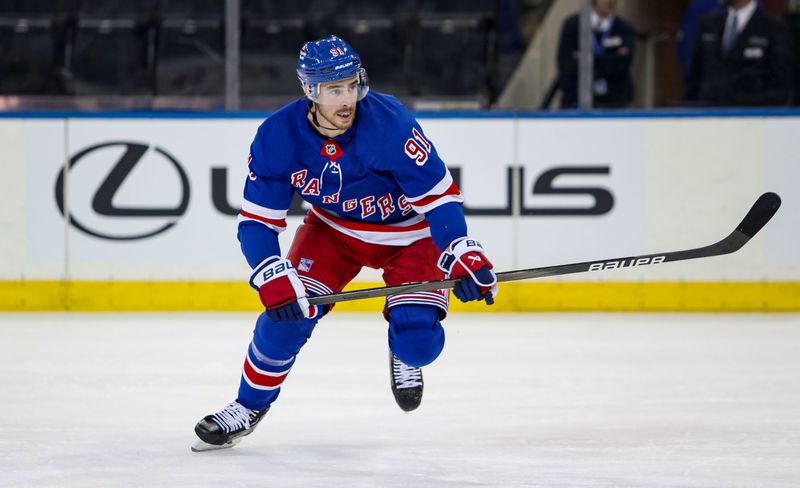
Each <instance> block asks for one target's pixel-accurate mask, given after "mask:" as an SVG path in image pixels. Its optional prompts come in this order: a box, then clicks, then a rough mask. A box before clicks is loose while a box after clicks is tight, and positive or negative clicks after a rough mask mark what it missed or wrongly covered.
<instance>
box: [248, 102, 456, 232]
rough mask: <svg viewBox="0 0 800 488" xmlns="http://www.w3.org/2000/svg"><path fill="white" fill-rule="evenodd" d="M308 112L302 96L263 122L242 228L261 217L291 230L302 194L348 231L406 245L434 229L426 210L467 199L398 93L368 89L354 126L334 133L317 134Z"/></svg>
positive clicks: (279, 228) (274, 227) (316, 209)
mask: <svg viewBox="0 0 800 488" xmlns="http://www.w3.org/2000/svg"><path fill="white" fill-rule="evenodd" d="M307 111H308V102H307V101H306V100H305V99H299V100H297V101H295V102H293V103H290V104H289V105H286V106H285V107H283V108H282V109H280V110H279V111H277V112H275V113H274V114H273V115H272V116H270V117H269V118H268V119H267V120H265V121H264V123H263V124H262V125H261V126H260V127H259V129H258V132H257V134H256V137H255V139H254V141H253V143H252V145H251V147H250V156H249V170H250V174H249V178H248V180H247V181H246V183H245V189H244V201H243V204H242V211H241V214H240V215H239V222H240V224H239V225H240V228H241V226H242V224H243V223H246V222H258V223H260V224H263V225H265V226H267V227H268V228H270V229H272V230H273V231H275V232H276V233H279V232H281V231H283V230H285V228H286V220H285V219H286V214H287V211H288V209H289V206H290V204H291V201H292V197H293V193H297V194H298V195H300V196H301V197H302V198H303V199H304V200H305V201H307V202H309V203H310V204H311V205H312V210H311V211H312V212H314V213H315V214H316V215H317V216H318V217H319V218H320V219H321V220H322V221H324V222H325V223H327V224H328V225H330V226H331V227H333V228H334V229H336V230H338V231H340V232H342V233H343V234H346V235H348V236H351V237H354V238H356V239H360V240H362V241H365V242H369V243H374V244H383V245H397V246H399V245H408V244H411V243H412V242H414V241H417V240H419V239H422V238H425V237H429V236H430V235H431V232H430V228H429V227H428V222H427V221H426V220H425V215H424V214H425V213H428V212H431V211H432V210H434V209H436V208H437V207H440V206H442V205H444V204H446V203H449V202H456V203H461V202H463V197H462V195H461V192H460V191H459V189H458V187H457V185H456V184H455V182H454V181H453V178H452V176H451V175H450V172H449V171H448V169H447V167H446V166H445V164H444V162H443V161H442V160H441V159H440V158H439V156H438V154H437V152H436V149H435V148H434V146H433V144H432V143H431V142H430V141H429V140H428V139H427V137H426V136H425V134H424V133H423V131H422V128H421V127H420V126H419V124H418V123H417V121H416V120H415V118H414V116H413V115H412V114H411V113H410V112H409V111H408V110H407V109H406V108H405V107H404V106H403V105H402V104H401V103H400V102H399V101H398V100H397V99H396V98H394V97H392V96H389V95H384V94H381V93H376V92H374V91H370V92H369V93H368V94H367V96H366V97H365V98H364V99H363V100H361V101H360V102H358V109H357V112H356V118H355V120H354V122H353V126H352V127H351V128H350V129H348V130H347V131H346V132H345V133H343V134H342V135H340V136H338V137H336V138H335V139H328V138H325V137H323V136H322V135H320V134H319V133H317V132H316V131H315V130H314V129H313V128H312V127H311V125H310V124H309V122H308V120H307V118H306V116H307ZM459 213H460V212H459ZM460 219H461V221H462V222H463V214H461V215H460Z"/></svg>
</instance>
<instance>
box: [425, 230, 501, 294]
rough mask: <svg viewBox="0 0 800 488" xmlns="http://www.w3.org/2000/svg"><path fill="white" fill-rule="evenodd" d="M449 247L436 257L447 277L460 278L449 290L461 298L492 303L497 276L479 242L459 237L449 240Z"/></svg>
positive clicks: (495, 292) (495, 290) (495, 291)
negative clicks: (451, 289) (450, 241)
mask: <svg viewBox="0 0 800 488" xmlns="http://www.w3.org/2000/svg"><path fill="white" fill-rule="evenodd" d="M449 249H450V250H449V251H445V252H443V253H442V255H441V256H440V257H439V269H441V270H442V271H444V272H445V273H447V276H448V278H461V280H460V281H459V282H458V284H456V286H455V288H453V294H454V295H455V296H456V297H458V299H459V300H461V301H462V302H469V301H472V300H486V304H487V305H491V304H493V303H494V297H496V296H497V291H498V290H497V276H495V274H494V271H492V268H494V267H493V266H492V263H491V262H490V261H489V260H488V259H487V258H486V256H485V255H484V254H483V247H481V245H480V243H479V242H478V241H476V240H475V239H471V238H469V237H461V238H458V239H456V240H454V241H453V242H452V243H450V247H449Z"/></svg>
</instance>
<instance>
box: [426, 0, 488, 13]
mask: <svg viewBox="0 0 800 488" xmlns="http://www.w3.org/2000/svg"><path fill="white" fill-rule="evenodd" d="M496 4H497V2H496V1H495V0H420V5H419V9H420V12H421V13H422V14H423V15H429V14H443V15H452V14H481V15H493V14H494V11H495V8H496Z"/></svg>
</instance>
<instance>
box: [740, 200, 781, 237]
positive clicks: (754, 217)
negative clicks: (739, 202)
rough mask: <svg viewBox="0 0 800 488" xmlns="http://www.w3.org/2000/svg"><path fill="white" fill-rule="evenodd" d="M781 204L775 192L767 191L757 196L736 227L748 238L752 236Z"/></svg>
mask: <svg viewBox="0 0 800 488" xmlns="http://www.w3.org/2000/svg"><path fill="white" fill-rule="evenodd" d="M780 206H781V197H779V196H778V194H777V193H772V192H767V193H764V194H763V195H761V196H760V197H758V200H756V203H754V204H753V208H751V209H750V211H749V212H747V215H745V216H744V219H743V220H742V223H741V224H739V226H738V227H737V228H736V230H738V231H739V232H741V233H742V234H744V235H746V236H747V237H748V238H751V237H753V236H754V235H756V234H757V233H758V231H760V230H761V228H762V227H764V226H765V225H766V224H767V222H769V220H770V219H771V218H772V216H773V215H775V212H777V211H778V209H779V208H780Z"/></svg>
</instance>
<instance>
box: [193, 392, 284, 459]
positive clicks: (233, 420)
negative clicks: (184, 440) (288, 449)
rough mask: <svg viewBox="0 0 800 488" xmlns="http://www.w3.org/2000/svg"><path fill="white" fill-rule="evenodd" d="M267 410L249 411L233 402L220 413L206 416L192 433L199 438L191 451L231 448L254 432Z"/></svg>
mask: <svg viewBox="0 0 800 488" xmlns="http://www.w3.org/2000/svg"><path fill="white" fill-rule="evenodd" d="M268 410H269V407H267V408H265V409H264V410H250V409H249V408H246V407H244V406H243V405H241V404H240V403H239V402H233V403H231V404H230V405H228V406H226V407H225V408H223V409H222V410H221V411H219V412H217V413H214V414H211V415H207V416H205V417H204V418H203V420H201V421H200V422H198V423H197V425H196V426H195V427H194V432H195V434H197V437H199V438H200V440H199V441H197V442H196V443H195V444H194V445H193V446H192V451H194V452H201V451H210V450H213V449H226V448H228V447H233V446H235V445H236V444H238V443H239V441H241V440H242V437H244V436H246V435H248V434H250V433H251V432H253V430H255V428H256V425H258V423H259V422H260V421H261V417H263V416H264V414H265V413H267V411H268Z"/></svg>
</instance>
